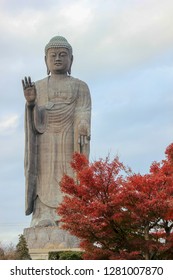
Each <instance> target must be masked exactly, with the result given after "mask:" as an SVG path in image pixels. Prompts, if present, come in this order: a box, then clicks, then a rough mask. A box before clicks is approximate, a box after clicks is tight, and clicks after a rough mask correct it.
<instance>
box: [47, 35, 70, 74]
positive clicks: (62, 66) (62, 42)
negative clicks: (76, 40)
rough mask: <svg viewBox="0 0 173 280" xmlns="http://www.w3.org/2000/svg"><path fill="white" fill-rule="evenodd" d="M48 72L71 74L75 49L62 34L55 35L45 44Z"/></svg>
mask: <svg viewBox="0 0 173 280" xmlns="http://www.w3.org/2000/svg"><path fill="white" fill-rule="evenodd" d="M45 62H46V66H47V74H48V75H49V74H50V72H51V73H53V74H69V75H70V74H71V65H72V62H73V50H72V47H71V45H70V44H69V43H68V41H67V40H66V39H65V38H64V37H62V36H55V37H53V38H52V39H51V40H50V41H49V43H48V44H47V45H46V46H45Z"/></svg>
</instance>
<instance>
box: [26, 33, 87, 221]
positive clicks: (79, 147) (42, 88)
mask: <svg viewBox="0 0 173 280" xmlns="http://www.w3.org/2000/svg"><path fill="white" fill-rule="evenodd" d="M45 62H46V66H47V73H48V76H47V77H46V78H44V79H42V80H39V81H37V82H35V83H32V82H31V78H30V77H29V78H26V77H25V79H24V80H23V81H22V84H23V90H24V95H25V98H26V112H25V178H26V180H25V181H26V215H30V214H31V213H32V221H31V226H50V225H57V224H58V221H59V220H60V217H59V216H58V215H57V213H56V208H57V207H58V205H59V204H60V203H61V201H62V199H63V194H62V192H61V190H60V181H61V179H62V176H63V175H64V174H68V175H70V176H73V172H72V169H71V167H70V162H71V160H72V156H73V154H74V152H80V153H84V154H85V155H86V156H87V157H89V149H90V141H89V140H90V126H91V97H90V92H89V88H88V86H87V84H86V83H85V82H83V81H81V80H79V79H76V78H73V77H72V76H70V73H71V65H72V62H73V55H72V47H71V46H70V44H69V43H68V42H67V40H66V39H65V38H64V37H62V36H56V37H53V38H52V39H51V40H50V41H49V43H48V44H47V45H46V47H45ZM28 92H30V95H29V93H28Z"/></svg>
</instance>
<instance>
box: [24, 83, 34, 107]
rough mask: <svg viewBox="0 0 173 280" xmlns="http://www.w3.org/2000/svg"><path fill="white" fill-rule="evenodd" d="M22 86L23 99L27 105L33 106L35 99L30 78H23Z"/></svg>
mask: <svg viewBox="0 0 173 280" xmlns="http://www.w3.org/2000/svg"><path fill="white" fill-rule="evenodd" d="M22 85H23V91H24V95H25V98H26V100H27V102H28V103H29V104H33V103H34V102H35V99H36V89H35V84H34V83H32V82H31V78H30V77H28V78H27V77H25V78H24V79H23V80H22Z"/></svg>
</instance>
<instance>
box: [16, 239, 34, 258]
mask: <svg viewBox="0 0 173 280" xmlns="http://www.w3.org/2000/svg"><path fill="white" fill-rule="evenodd" d="M16 255H17V259H19V260H30V259H31V257H30V255H29V250H28V246H27V243H26V240H25V237H24V235H23V234H20V235H19V242H18V244H17V245H16Z"/></svg>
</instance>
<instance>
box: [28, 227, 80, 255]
mask: <svg viewBox="0 0 173 280" xmlns="http://www.w3.org/2000/svg"><path fill="white" fill-rule="evenodd" d="M24 236H25V239H26V242H27V245H28V248H29V253H30V256H31V258H32V259H33V260H36V259H37V260H40V259H41V260H46V259H48V254H49V252H53V251H80V249H79V240H78V239H77V237H75V236H72V235H70V234H69V233H68V232H67V231H64V230H62V229H59V228H58V227H56V226H51V227H32V228H25V229H24Z"/></svg>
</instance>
